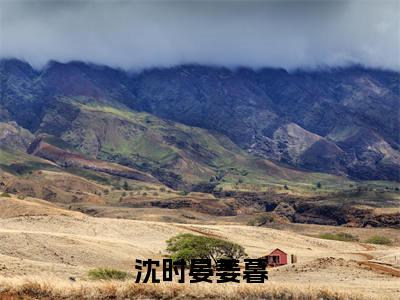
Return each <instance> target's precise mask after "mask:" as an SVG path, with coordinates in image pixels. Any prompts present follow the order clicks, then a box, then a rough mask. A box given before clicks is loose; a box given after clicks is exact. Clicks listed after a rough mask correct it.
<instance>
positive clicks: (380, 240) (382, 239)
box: [365, 235, 392, 245]
mask: <svg viewBox="0 0 400 300" xmlns="http://www.w3.org/2000/svg"><path fill="white" fill-rule="evenodd" d="M365 242H366V243H368V244H376V245H391V244H392V240H391V239H389V238H388V237H386V236H381V235H374V236H371V237H370V238H369V239H367V240H366V241H365Z"/></svg>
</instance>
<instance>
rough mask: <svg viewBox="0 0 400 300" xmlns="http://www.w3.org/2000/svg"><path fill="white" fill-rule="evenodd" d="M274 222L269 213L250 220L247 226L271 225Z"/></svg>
mask: <svg viewBox="0 0 400 300" xmlns="http://www.w3.org/2000/svg"><path fill="white" fill-rule="evenodd" d="M274 220H275V218H274V216H273V215H272V214H270V213H262V214H259V215H257V216H255V217H254V218H253V219H252V220H250V221H249V222H248V223H247V225H249V226H262V225H265V224H267V223H271V222H273V221H274Z"/></svg>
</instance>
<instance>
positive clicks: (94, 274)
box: [88, 268, 129, 280]
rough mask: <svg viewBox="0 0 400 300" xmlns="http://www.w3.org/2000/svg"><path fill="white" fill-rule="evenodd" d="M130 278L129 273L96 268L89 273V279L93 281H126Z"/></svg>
mask: <svg viewBox="0 0 400 300" xmlns="http://www.w3.org/2000/svg"><path fill="white" fill-rule="evenodd" d="M128 276H129V274H128V273H127V272H124V271H120V270H116V269H110V268H96V269H92V270H90V271H89V272H88V277H89V278H90V279H92V280H125V279H127V278H128Z"/></svg>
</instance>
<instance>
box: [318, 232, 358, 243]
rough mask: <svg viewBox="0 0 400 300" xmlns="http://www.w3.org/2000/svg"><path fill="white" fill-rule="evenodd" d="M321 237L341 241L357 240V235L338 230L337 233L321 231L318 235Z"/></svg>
mask: <svg viewBox="0 0 400 300" xmlns="http://www.w3.org/2000/svg"><path fill="white" fill-rule="evenodd" d="M319 237H320V238H321V239H325V240H335V241H342V242H355V241H358V237H357V236H355V235H352V234H350V233H346V232H338V233H322V234H320V235H319Z"/></svg>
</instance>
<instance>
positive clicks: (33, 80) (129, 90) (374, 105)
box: [0, 60, 400, 181]
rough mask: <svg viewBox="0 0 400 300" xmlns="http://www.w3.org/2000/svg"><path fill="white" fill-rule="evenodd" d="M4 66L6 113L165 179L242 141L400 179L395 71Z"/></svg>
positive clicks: (327, 168) (0, 109)
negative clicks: (143, 113) (125, 70)
mask: <svg viewBox="0 0 400 300" xmlns="http://www.w3.org/2000/svg"><path fill="white" fill-rule="evenodd" d="M0 76H1V91H0V93H1V94H0V95H1V101H0V121H2V122H9V121H15V122H16V123H17V124H18V125H20V126H21V127H23V128H25V129H27V130H29V131H30V132H31V133H32V134H39V133H40V134H43V133H45V134H48V135H52V136H55V137H57V138H59V139H61V140H62V141H64V142H67V143H68V144H70V145H72V147H74V148H75V149H78V150H79V151H81V152H83V153H84V154H87V155H90V156H91V157H93V158H100V159H106V160H111V161H117V162H120V163H121V162H122V163H124V164H125V165H132V166H134V167H138V166H139V167H140V166H141V168H142V170H146V169H147V171H150V172H151V173H152V174H154V173H157V172H165V170H167V171H168V172H169V173H168V174H166V175H165V174H158V175H159V176H158V177H165V178H166V179H165V181H174V180H173V179H171V178H173V177H174V176H175V175H176V174H178V173H179V172H181V168H185V169H187V170H190V172H189V173H190V174H191V176H192V175H193V173H197V174H195V175H196V176H197V177H199V173H203V175H205V174H206V176H204V177H211V176H213V173H215V170H216V169H218V166H215V165H214V166H212V167H211V168H212V169H213V170H212V172H210V171H209V169H210V161H213V159H214V158H215V157H218V158H222V157H226V154H227V153H228V152H229V151H231V150H230V149H235V150H234V151H233V152H235V153H236V152H240V151H242V150H240V149H239V147H240V148H241V149H243V150H244V151H243V152H248V153H250V156H248V154H246V156H245V157H247V158H248V157H254V156H257V157H261V158H266V159H269V160H274V161H277V162H281V163H284V164H287V165H291V166H294V167H296V168H301V169H305V170H312V171H319V172H328V173H333V174H344V175H349V176H351V177H354V178H358V179H384V180H397V181H398V180H399V179H400V174H399V173H400V172H399V170H400V154H399V146H400V135H399V132H400V131H399V129H400V128H399V127H400V125H399V123H400V120H399V105H400V91H399V80H400V77H399V73H396V72H390V71H381V70H372V69H364V68H362V67H350V68H344V69H333V70H325V71H309V72H306V71H297V72H292V73H289V72H287V71H285V70H280V69H261V70H258V71H254V70H250V69H245V68H242V69H237V70H229V69H225V68H217V67H206V66H190V65H188V66H180V67H174V68H165V69H149V70H145V71H142V72H140V73H126V72H124V71H122V70H116V69H112V68H109V67H104V66H96V65H90V64H85V63H82V62H71V63H67V64H62V63H58V62H51V63H49V64H48V65H47V67H46V68H44V69H43V70H34V69H33V68H32V67H31V66H30V65H29V64H27V63H25V62H22V61H19V60H2V61H1V64H0ZM105 110H106V111H105ZM137 111H142V112H147V113H150V115H140V114H138V113H137ZM132 114H134V115H135V116H136V117H133V115H132ZM139 115H140V118H139V117H138V116H139ZM156 117H158V118H156ZM160 118H161V119H160ZM134 119H139V120H140V122H138V121H134V122H132V120H134ZM170 121H174V122H170ZM182 124H185V125H188V126H191V127H184V125H182ZM193 127H200V128H203V129H205V130H204V131H201V130H200V129H192V128H193ZM107 128H114V130H112V131H109V132H107ZM210 139H212V141H211V142H210ZM129 141H131V143H130V144H129ZM232 142H233V143H232ZM205 143H206V144H207V143H208V145H207V146H204V144H205ZM210 143H211V144H212V145H210ZM215 144H218V145H219V146H218V147H219V150H216V151H217V152H218V153H217V154H216V153H214V152H215V151H214V152H213V151H212V148H213V146H215ZM171 147H172V148H173V149H171ZM179 149H180V150H179ZM153 150H155V151H153ZM231 152H232V151H231ZM243 155H244V154H243ZM228 157H229V156H228ZM229 160H230V161H235V160H237V155H231V156H230V157H229ZM244 160H246V159H244ZM156 164H158V165H156ZM239 169H240V168H239ZM243 169H246V168H243ZM275 169H276V170H278V169H279V168H278V167H277V168H275ZM192 170H196V171H194V172H192ZM242 171H243V170H242ZM239 172H240V170H239ZM156 177H157V176H156ZM200 177H201V176H200Z"/></svg>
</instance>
